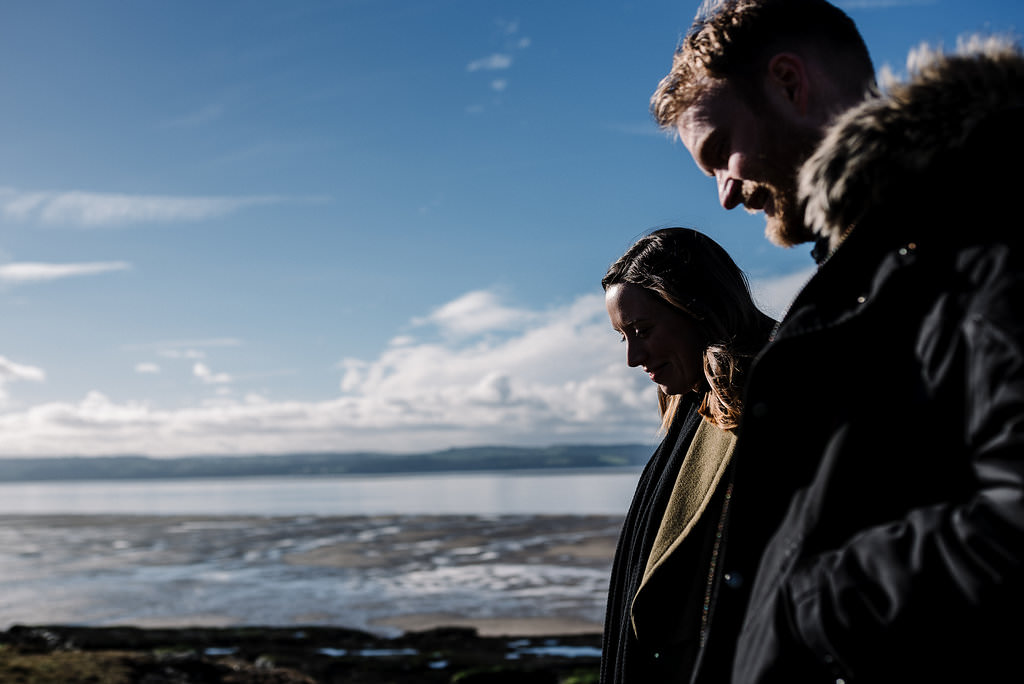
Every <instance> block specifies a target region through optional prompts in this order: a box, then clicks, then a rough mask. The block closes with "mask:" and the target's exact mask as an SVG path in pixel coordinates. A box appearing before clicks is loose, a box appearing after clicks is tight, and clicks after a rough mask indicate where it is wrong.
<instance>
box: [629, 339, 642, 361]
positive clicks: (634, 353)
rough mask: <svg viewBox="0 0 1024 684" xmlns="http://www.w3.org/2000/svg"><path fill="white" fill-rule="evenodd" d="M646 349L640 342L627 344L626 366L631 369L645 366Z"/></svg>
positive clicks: (633, 341)
mask: <svg viewBox="0 0 1024 684" xmlns="http://www.w3.org/2000/svg"><path fill="white" fill-rule="evenodd" d="M643 352H644V348H643V344H642V343H640V342H639V341H638V340H630V341H628V342H627V343H626V365H627V366H629V367H630V368H636V367H637V366H639V365H642V364H643V360H644V353H643Z"/></svg>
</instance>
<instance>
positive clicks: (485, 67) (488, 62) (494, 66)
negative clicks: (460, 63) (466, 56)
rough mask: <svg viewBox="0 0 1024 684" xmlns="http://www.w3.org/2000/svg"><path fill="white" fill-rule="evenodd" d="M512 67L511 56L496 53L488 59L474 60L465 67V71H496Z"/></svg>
mask: <svg viewBox="0 0 1024 684" xmlns="http://www.w3.org/2000/svg"><path fill="white" fill-rule="evenodd" d="M511 66H512V56H511V55H506V54H502V53H496V54H493V55H490V56H488V57H483V58H481V59H476V60H473V61H472V62H470V63H469V64H467V65H466V71H497V70H501V69H508V68H509V67H511Z"/></svg>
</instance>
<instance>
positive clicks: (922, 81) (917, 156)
mask: <svg viewBox="0 0 1024 684" xmlns="http://www.w3.org/2000/svg"><path fill="white" fill-rule="evenodd" d="M908 72H909V73H910V74H911V75H910V77H909V78H908V79H907V80H906V81H905V82H901V83H895V84H892V85H889V86H888V88H887V89H886V91H885V92H884V93H876V94H873V95H871V96H869V97H868V99H866V100H865V101H864V102H862V103H861V104H859V105H857V106H856V107H854V108H852V109H850V110H848V111H847V112H845V113H844V114H842V115H841V116H839V117H838V118H837V119H836V120H835V121H834V122H833V124H832V125H831V126H830V127H829V128H828V130H827V131H826V134H825V136H824V138H823V139H822V142H821V144H820V145H819V146H818V148H817V150H816V151H815V152H814V154H813V155H812V156H811V157H810V158H809V159H808V160H807V162H806V163H805V164H804V165H803V167H802V169H801V172H800V178H799V187H798V194H799V200H800V202H801V203H802V204H803V205H804V207H805V211H806V214H805V218H806V221H807V223H808V225H809V226H810V227H811V228H812V229H813V230H814V232H815V233H816V234H817V235H820V236H821V237H824V238H828V242H829V247H830V249H835V248H836V247H838V245H839V244H840V242H842V239H843V237H844V235H845V234H846V232H847V231H848V229H849V228H850V227H852V226H855V225H856V224H857V223H858V222H859V221H860V219H861V218H862V217H863V216H864V214H865V212H867V211H868V210H869V209H870V208H871V207H874V206H878V205H879V204H882V203H884V202H886V201H887V200H890V199H891V196H892V194H893V193H894V192H898V190H899V188H898V186H899V185H901V184H902V183H903V182H904V180H905V179H906V178H908V177H911V176H916V175H919V174H920V173H921V172H925V171H928V170H930V169H934V168H935V167H936V165H940V164H943V163H945V162H946V161H947V160H948V159H949V158H950V153H954V154H955V153H957V152H958V151H960V149H961V148H962V147H964V146H965V145H967V141H968V140H969V139H970V137H971V136H972V135H973V134H974V133H975V132H976V129H977V127H978V124H979V122H982V121H984V120H985V119H987V118H988V117H990V116H992V115H993V114H994V113H997V112H1001V111H1004V110H1007V109H1013V108H1020V107H1024V55H1022V53H1021V50H1020V48H1019V47H1018V46H1016V45H1014V44H1013V43H1012V42H1010V41H1008V40H1006V39H1002V38H992V37H990V38H978V37H975V38H971V39H969V40H967V41H963V42H962V44H961V46H960V48H959V49H958V50H957V52H956V53H954V54H943V53H941V52H940V51H937V50H933V49H930V48H928V47H927V46H922V47H921V48H919V49H917V50H915V51H914V52H912V53H911V55H910V57H909V58H908ZM1010 162H1011V163H1012V164H1014V167H1015V169H1019V168H1020V164H1021V163H1022V160H1020V159H1011V160H1010ZM967 172H968V173H975V174H986V173H990V174H992V173H996V171H995V170H994V169H973V170H968V171H967ZM918 199H921V200H922V201H934V200H935V199H936V198H918ZM1005 199H1006V198H1000V200H1005Z"/></svg>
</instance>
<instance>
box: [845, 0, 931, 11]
mask: <svg viewBox="0 0 1024 684" xmlns="http://www.w3.org/2000/svg"><path fill="white" fill-rule="evenodd" d="M836 4H837V5H838V6H839V7H841V8H842V9H844V10H854V9H889V8H891V7H927V6H930V5H935V4H938V0H846V1H845V2H838V3H836Z"/></svg>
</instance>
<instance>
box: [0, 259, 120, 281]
mask: <svg viewBox="0 0 1024 684" xmlns="http://www.w3.org/2000/svg"><path fill="white" fill-rule="evenodd" d="M130 268H131V264H129V263H126V262H124V261H95V262H84V263H77V264H48V263H39V262H31V261H26V262H15V263H9V264H0V282H4V283H29V282H41V281H48V280H59V279H61V278H73V277H76V276H87V275H97V274H100V273H110V272H112V271H124V270H127V269H130Z"/></svg>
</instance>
